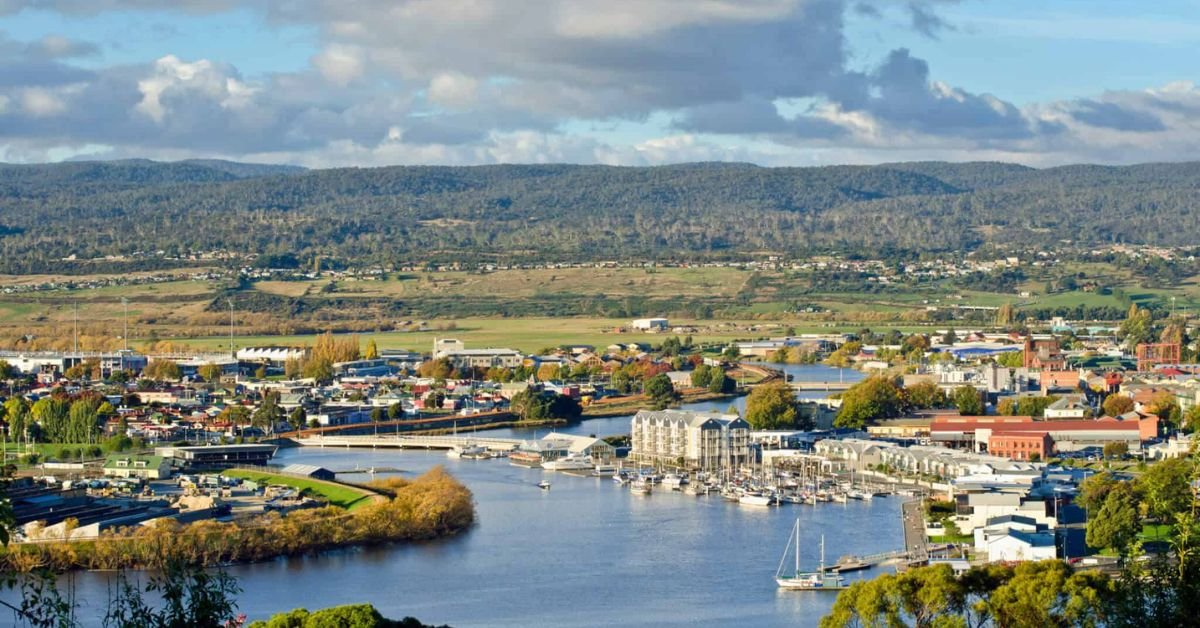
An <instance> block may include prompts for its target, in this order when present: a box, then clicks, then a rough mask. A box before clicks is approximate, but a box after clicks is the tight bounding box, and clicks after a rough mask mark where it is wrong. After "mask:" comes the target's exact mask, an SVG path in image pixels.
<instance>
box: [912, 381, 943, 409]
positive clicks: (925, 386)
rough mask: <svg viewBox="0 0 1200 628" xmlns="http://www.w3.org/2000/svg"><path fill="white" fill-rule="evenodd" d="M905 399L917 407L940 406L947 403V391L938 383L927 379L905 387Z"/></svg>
mask: <svg viewBox="0 0 1200 628" xmlns="http://www.w3.org/2000/svg"><path fill="white" fill-rule="evenodd" d="M903 392H904V400H905V401H906V402H907V403H908V405H909V406H910V407H913V408H917V409H921V410H924V409H927V408H940V407H942V406H944V405H946V393H945V392H943V391H942V389H941V387H940V386H938V385H937V384H935V383H933V382H931V381H928V380H925V381H920V382H917V383H916V384H913V385H912V386H908V387H906V388H905V389H904V391H903Z"/></svg>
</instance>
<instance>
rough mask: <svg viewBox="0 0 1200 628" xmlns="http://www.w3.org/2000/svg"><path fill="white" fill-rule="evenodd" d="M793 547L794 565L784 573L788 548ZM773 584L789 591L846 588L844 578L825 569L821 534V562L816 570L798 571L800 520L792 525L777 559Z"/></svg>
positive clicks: (823, 542)
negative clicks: (780, 554) (789, 571)
mask: <svg viewBox="0 0 1200 628" xmlns="http://www.w3.org/2000/svg"><path fill="white" fill-rule="evenodd" d="M792 547H794V548H795V553H794V554H793V556H794V565H793V568H792V572H791V573H790V574H788V573H785V571H784V565H785V564H786V563H787V559H788V553H789V552H788V550H789V549H790V548H792ZM775 584H777V585H778V586H779V588H781V589H787V590H791V591H838V590H841V589H845V588H847V585H846V579H845V578H843V577H842V576H841V575H839V574H837V573H830V572H829V571H828V570H827V569H825V537H824V535H822V536H821V562H820V564H819V566H818V567H817V570H816V571H800V520H799V519H796V524H795V525H794V526H792V534H791V536H789V537H788V542H787V545H785V546H784V548H783V556H782V557H780V559H779V567H778V568H777V569H776V570H775Z"/></svg>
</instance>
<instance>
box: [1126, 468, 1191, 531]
mask: <svg viewBox="0 0 1200 628" xmlns="http://www.w3.org/2000/svg"><path fill="white" fill-rule="evenodd" d="M1191 476H1192V464H1191V462H1190V461H1188V460H1185V459H1181V458H1171V459H1169V460H1163V461H1161V462H1157V463H1155V464H1152V465H1150V467H1149V468H1148V469H1147V470H1146V472H1145V473H1143V474H1141V476H1139V477H1138V479H1137V489H1138V492H1139V493H1140V494H1141V496H1142V501H1143V502H1144V503H1145V505H1146V513H1147V514H1148V515H1150V516H1151V517H1154V518H1156V519H1158V520H1159V521H1160V522H1164V523H1168V522H1173V521H1174V520H1175V514H1176V513H1179V512H1184V511H1186V510H1188V509H1189V508H1190V507H1191V505H1192V490H1191V484H1190V482H1191Z"/></svg>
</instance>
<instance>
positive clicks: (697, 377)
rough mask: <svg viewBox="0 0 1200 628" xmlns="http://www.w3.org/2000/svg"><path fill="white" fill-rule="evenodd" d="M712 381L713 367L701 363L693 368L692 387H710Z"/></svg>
mask: <svg viewBox="0 0 1200 628" xmlns="http://www.w3.org/2000/svg"><path fill="white" fill-rule="evenodd" d="M711 381H712V369H711V368H710V367H709V366H708V365H707V364H700V365H698V366H697V367H696V368H695V369H694V370H692V387H693V388H708V383H709V382H711Z"/></svg>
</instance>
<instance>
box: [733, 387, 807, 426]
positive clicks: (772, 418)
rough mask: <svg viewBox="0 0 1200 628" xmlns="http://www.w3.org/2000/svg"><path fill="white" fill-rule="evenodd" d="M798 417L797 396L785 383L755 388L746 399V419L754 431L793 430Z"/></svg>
mask: <svg viewBox="0 0 1200 628" xmlns="http://www.w3.org/2000/svg"><path fill="white" fill-rule="evenodd" d="M796 416H797V413H796V394H795V393H794V392H793V391H792V388H791V386H788V385H787V384H785V383H782V382H774V383H769V384H762V385H760V386H755V387H754V389H753V390H751V391H750V396H749V397H747V398H746V416H745V419H746V422H747V423H749V424H750V427H751V428H752V429H756V430H784V429H792V428H794V427H795V425H796Z"/></svg>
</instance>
